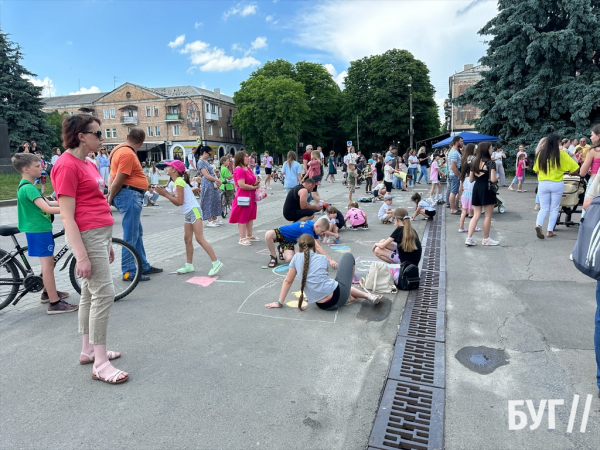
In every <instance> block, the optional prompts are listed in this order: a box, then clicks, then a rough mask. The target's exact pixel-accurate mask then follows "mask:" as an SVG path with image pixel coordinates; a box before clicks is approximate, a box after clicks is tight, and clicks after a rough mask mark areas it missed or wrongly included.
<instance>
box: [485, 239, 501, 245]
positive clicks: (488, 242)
mask: <svg viewBox="0 0 600 450" xmlns="http://www.w3.org/2000/svg"><path fill="white" fill-rule="evenodd" d="M481 245H500V242H498V241H494V240H493V239H492V238H487V239H484V240H482V241H481Z"/></svg>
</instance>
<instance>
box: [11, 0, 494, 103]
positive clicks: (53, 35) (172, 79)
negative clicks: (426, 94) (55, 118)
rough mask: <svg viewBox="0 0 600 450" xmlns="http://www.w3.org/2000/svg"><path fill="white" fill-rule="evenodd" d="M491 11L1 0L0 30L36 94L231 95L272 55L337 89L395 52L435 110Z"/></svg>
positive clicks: (408, 3)
mask: <svg viewBox="0 0 600 450" xmlns="http://www.w3.org/2000/svg"><path fill="white" fill-rule="evenodd" d="M496 13H497V11H496V3H495V2H494V1H492V0H456V1H453V0H389V1H388V0H364V1H360V0H328V1H318V2H315V1H308V0H305V1H286V0H276V1H273V0H264V1H241V2H240V1H215V0H213V1H177V0H173V1H163V0H146V1H137V0H112V1H109V0H96V1H90V0H73V1H52V0H37V1H29V0H0V27H1V28H2V32H4V33H9V34H10V35H11V39H12V40H13V41H15V42H17V43H18V44H20V45H21V47H22V51H23V53H24V55H25V56H24V59H23V61H22V62H23V64H24V65H25V67H27V68H28V69H29V70H30V71H31V72H33V73H35V74H37V76H36V77H35V79H33V80H31V81H32V82H33V83H35V84H43V85H45V86H46V88H45V90H44V95H45V96H47V95H53V96H56V95H68V94H70V93H75V92H81V93H85V92H100V91H101V92H106V91H110V90H111V89H113V86H114V78H113V77H115V76H116V77H117V86H118V85H119V84H121V83H124V82H126V81H129V82H132V83H136V84H141V85H144V86H149V87H162V86H175V85H187V84H191V85H195V86H201V87H205V88H207V89H214V88H215V87H219V88H220V89H221V91H222V92H223V93H225V94H228V95H233V93H234V92H235V91H236V90H237V89H238V88H239V84H240V82H241V81H243V80H245V79H246V78H247V77H248V76H249V74H250V73H251V72H252V71H253V70H255V69H256V68H257V67H260V65H262V64H264V63H265V62H266V61H269V60H274V59H278V58H282V59H287V60H289V61H291V62H293V63H294V62H296V61H301V60H307V61H312V62H317V63H320V64H323V65H325V66H326V67H327V69H328V70H329V71H330V72H331V73H332V75H334V77H335V79H336V81H338V82H339V83H340V84H341V83H342V82H343V77H344V75H345V71H346V70H347V68H348V66H349V63H350V61H353V60H356V59H359V58H362V57H364V56H369V55H373V54H379V53H383V52H385V51H386V50H389V49H391V48H401V49H406V50H409V51H410V52H412V53H413V54H414V55H415V57H416V58H418V59H420V60H422V61H424V62H425V63H426V64H427V65H428V67H429V69H430V71H431V73H430V77H431V81H432V84H433V85H434V87H435V88H436V91H437V94H436V100H437V101H438V103H441V102H442V100H443V99H444V98H445V96H446V95H447V91H448V77H449V76H450V75H452V74H453V73H454V72H455V71H460V70H462V68H463V65H464V64H468V63H473V64H476V63H477V60H478V59H479V58H480V57H481V56H483V54H484V53H485V48H486V47H485V44H484V43H483V42H481V41H484V38H483V37H481V36H479V35H477V31H478V30H479V29H480V28H481V27H482V26H483V25H484V24H485V23H486V22H487V21H488V20H489V19H491V18H492V17H493V16H494V15H495V14H496Z"/></svg>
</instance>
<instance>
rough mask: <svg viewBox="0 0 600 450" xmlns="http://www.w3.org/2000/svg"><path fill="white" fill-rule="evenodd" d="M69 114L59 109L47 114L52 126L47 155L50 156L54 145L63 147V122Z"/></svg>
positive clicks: (47, 119) (47, 120) (49, 123)
mask: <svg viewBox="0 0 600 450" xmlns="http://www.w3.org/2000/svg"><path fill="white" fill-rule="evenodd" d="M66 115H67V112H66V111H63V113H62V114H60V113H59V112H58V111H57V110H54V111H52V112H51V113H50V114H46V117H45V119H46V122H48V125H49V126H50V134H49V135H48V138H47V142H48V152H47V153H48V154H47V155H45V156H49V154H50V150H51V149H52V148H53V147H62V137H61V135H62V123H63V120H64V118H65V116H66Z"/></svg>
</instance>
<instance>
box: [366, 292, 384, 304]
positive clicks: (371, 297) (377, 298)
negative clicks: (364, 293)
mask: <svg viewBox="0 0 600 450" xmlns="http://www.w3.org/2000/svg"><path fill="white" fill-rule="evenodd" d="M381 297H383V295H375V294H369V296H368V297H367V299H368V300H369V301H370V302H372V303H373V304H374V305H376V304H377V303H379V301H380V300H381Z"/></svg>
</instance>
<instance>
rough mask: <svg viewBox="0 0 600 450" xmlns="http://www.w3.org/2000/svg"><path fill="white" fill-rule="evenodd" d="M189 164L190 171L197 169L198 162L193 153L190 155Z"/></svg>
mask: <svg viewBox="0 0 600 450" xmlns="http://www.w3.org/2000/svg"><path fill="white" fill-rule="evenodd" d="M188 163H189V164H190V169H196V160H195V159H194V154H193V153H190V154H189V155H188Z"/></svg>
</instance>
